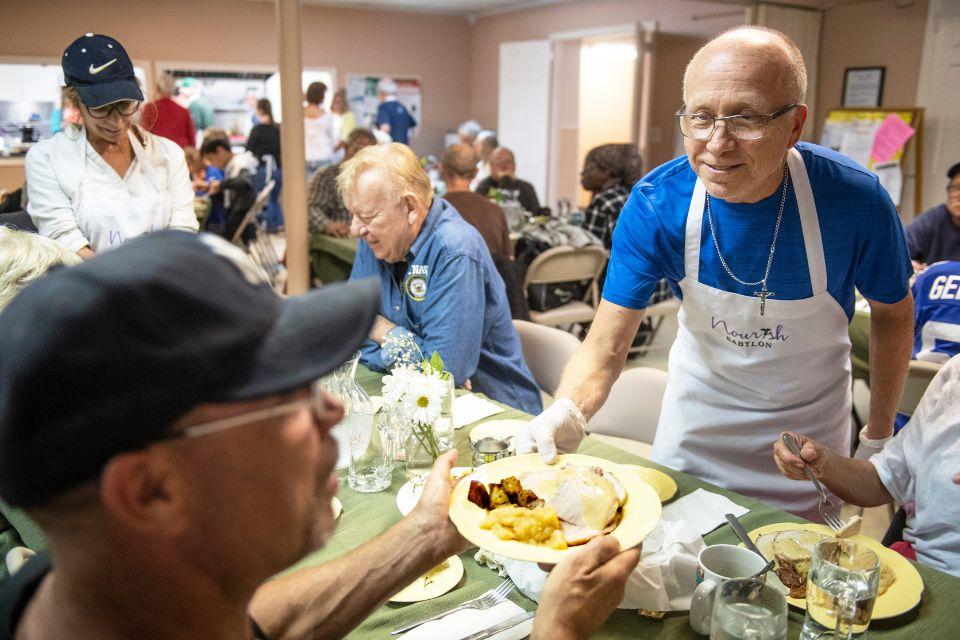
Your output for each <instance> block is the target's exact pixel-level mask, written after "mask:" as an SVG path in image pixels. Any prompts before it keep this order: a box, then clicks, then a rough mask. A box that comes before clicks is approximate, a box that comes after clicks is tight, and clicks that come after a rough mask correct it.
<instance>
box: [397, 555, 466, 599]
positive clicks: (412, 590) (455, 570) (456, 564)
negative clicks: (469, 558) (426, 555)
mask: <svg viewBox="0 0 960 640" xmlns="http://www.w3.org/2000/svg"><path fill="white" fill-rule="evenodd" d="M462 577H463V562H462V561H461V560H460V558H458V557H457V556H450V557H449V558H447V559H446V560H444V562H443V564H441V565H439V566H436V567H434V568H433V569H431V570H430V571H427V572H426V573H425V574H423V575H422V576H420V577H419V578H417V579H416V580H414V581H413V582H412V583H411V584H409V585H407V586H406V587H404V588H403V590H401V591H400V592H399V593H397V594H396V595H394V596H393V597H392V598H390V602H421V601H423V600H430V599H431V598H437V597H439V596H442V595H443V594H445V593H446V592H448V591H450V590H451V589H453V588H454V587H455V586H457V585H458V584H460V579H461V578H462Z"/></svg>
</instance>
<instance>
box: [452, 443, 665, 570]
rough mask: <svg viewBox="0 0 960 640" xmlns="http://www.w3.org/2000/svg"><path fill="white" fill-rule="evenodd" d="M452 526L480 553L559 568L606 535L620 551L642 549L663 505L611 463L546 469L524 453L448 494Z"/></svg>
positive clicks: (569, 458)
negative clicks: (476, 546)
mask: <svg viewBox="0 0 960 640" xmlns="http://www.w3.org/2000/svg"><path fill="white" fill-rule="evenodd" d="M450 519H451V520H452V521H453V523H454V525H456V527H457V529H458V530H459V531H460V533H461V534H462V535H463V537H465V538H466V539H467V540H469V541H470V542H472V543H474V544H476V545H478V546H480V547H481V548H483V549H487V550H489V551H491V552H493V553H496V554H499V555H502V556H505V557H507V558H513V559H516V560H526V561H529V562H542V563H546V564H556V563H557V562H560V561H561V560H562V559H563V558H565V557H567V556H568V555H569V554H570V553H573V552H575V550H576V547H578V546H580V545H583V544H585V543H587V542H589V541H590V540H591V539H593V538H595V537H597V536H600V535H603V534H606V533H609V534H610V535H612V536H614V537H615V538H617V539H618V540H619V541H620V546H621V548H623V549H628V548H630V547H635V546H636V545H638V544H640V542H642V541H643V538H644V537H645V536H646V535H647V534H648V533H650V531H651V530H652V529H653V528H654V526H656V524H657V522H658V521H659V520H660V499H659V497H658V496H657V494H656V492H655V491H654V489H653V487H651V486H650V485H649V484H647V483H646V482H644V481H643V480H641V479H640V477H639V476H638V475H637V474H636V473H634V472H633V471H630V470H629V469H625V468H624V467H622V466H621V465H619V464H617V463H615V462H610V461H609V460H604V459H602V458H595V457H593V456H585V455H579V454H564V455H561V456H559V457H558V458H557V461H556V462H555V463H554V464H552V465H548V464H546V463H545V462H543V460H542V459H541V458H540V454H537V453H529V454H526V455H522V456H513V457H510V458H504V459H502V460H497V461H495V462H491V463H490V464H485V465H483V466H482V467H477V468H476V469H475V470H474V473H473V474H472V475H471V476H469V477H468V478H465V479H464V480H462V481H461V482H460V483H459V484H458V485H457V486H456V488H455V489H454V490H453V495H452V496H451V498H450Z"/></svg>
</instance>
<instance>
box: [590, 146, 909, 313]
mask: <svg viewBox="0 0 960 640" xmlns="http://www.w3.org/2000/svg"><path fill="white" fill-rule="evenodd" d="M796 148H797V151H799V152H800V155H801V157H802V158H803V162H804V165H805V166H806V169H807V174H808V176H809V179H810V186H811V188H812V190H813V197H814V201H815V202H816V205H817V216H818V218H819V223H820V235H821V237H822V239H823V251H824V256H825V261H826V268H827V291H828V292H829V293H830V295H832V296H833V297H834V299H835V300H836V301H837V302H838V303H839V304H840V306H841V307H842V308H843V309H844V311H846V313H847V318H848V319H849V318H851V317H853V303H854V287H856V288H857V289H858V290H859V291H860V292H861V293H862V294H863V295H864V296H865V297H866V298H868V299H870V300H875V301H877V302H882V303H886V304H892V303H894V302H899V301H900V300H902V299H903V297H904V296H905V295H907V291H908V290H909V283H908V281H909V278H910V275H911V274H912V272H913V270H912V267H911V265H910V258H909V256H908V254H907V245H906V243H905V241H904V236H903V227H902V226H901V224H900V217H899V216H898V215H897V209H896V207H895V206H894V205H893V202H891V200H890V197H889V196H888V195H887V192H886V191H885V190H884V189H883V187H881V186H880V183H879V181H878V180H877V177H876V176H875V175H874V174H872V173H870V172H869V171H867V170H866V169H864V168H863V167H861V166H860V165H858V164H856V163H855V162H854V161H853V160H850V159H849V158H847V157H846V156H842V155H840V154H839V153H836V152H834V151H831V150H829V149H826V148H824V147H821V146H818V145H814V144H808V143H798V144H797V146H796ZM696 179H697V177H696V174H695V173H694V172H693V169H692V168H691V167H690V164H689V162H688V161H687V158H686V156H682V157H680V158H676V159H674V160H671V161H670V162H668V163H666V164H664V165H661V166H660V167H658V168H656V169H654V170H653V171H651V172H650V173H649V174H647V176H645V177H644V179H643V180H641V181H640V182H639V183H637V184H636V185H635V186H634V187H633V191H632V193H631V194H630V198H629V199H628V200H627V203H626V204H625V205H624V207H623V211H622V212H621V214H620V218H619V220H618V222H617V227H616V229H615V230H614V234H613V253H612V255H611V257H610V265H609V267H608V268H607V279H606V282H605V284H604V287H603V297H604V298H605V299H606V300H609V301H610V302H613V303H615V304H618V305H620V306H623V307H628V308H631V309H643V308H645V307H646V306H647V301H648V300H649V299H650V294H651V293H653V290H654V288H655V287H656V284H657V281H658V280H660V279H661V278H666V279H667V280H668V281H669V282H670V285H671V287H672V288H673V290H674V292H675V293H676V294H677V296H678V297H682V293H681V291H680V289H679V287H678V286H677V283H679V282H680V280H682V279H683V277H684V265H683V252H684V239H685V238H684V236H685V233H686V221H687V211H688V209H689V207H690V198H691V196H692V194H693V188H694V185H695V184H696ZM780 195H781V190H780V189H777V190H776V192H775V193H773V194H772V195H771V196H770V197H768V198H766V199H764V200H761V201H760V202H757V203H753V204H733V203H728V202H724V201H723V200H718V199H716V198H711V199H710V206H711V209H712V210H713V215H714V223H715V226H716V227H717V237H718V239H719V242H720V248H721V250H722V251H723V257H724V259H725V260H726V261H727V265H728V266H729V267H730V269H731V270H732V271H733V272H734V273H735V274H736V275H737V277H738V278H740V279H741V280H746V281H748V282H753V281H756V280H759V279H760V278H762V277H763V273H764V270H765V268H766V265H767V258H768V255H769V252H770V241H771V240H772V238H773V229H774V224H775V222H776V219H777V212H778V211H779V208H780ZM700 282H701V283H702V284H705V285H707V286H710V287H713V288H715V289H720V290H722V291H728V292H732V293H738V294H741V295H745V296H752V295H753V294H754V291H756V290H757V289H758V288H759V287H758V286H757V285H754V286H745V285H741V284H740V283H738V282H736V281H735V280H733V279H732V278H731V277H730V276H729V275H728V274H727V273H726V271H725V270H724V268H723V266H722V265H721V264H720V260H719V259H718V258H717V250H716V248H715V247H714V244H713V239H712V238H711V234H710V226H709V224H708V222H707V215H706V211H704V215H703V226H702V229H701V237H700ZM767 288H768V290H769V291H773V292H774V293H775V294H776V296H775V297H774V298H773V299H774V300H797V299H802V298H808V297H810V296H811V294H812V289H811V285H810V277H809V271H808V268H807V255H806V250H805V249H804V244H803V231H802V228H801V225H800V214H799V211H798V209H797V200H796V196H795V194H794V192H793V185H792V184H791V185H790V186H789V187H788V189H787V199H786V205H785V207H784V211H783V221H782V223H781V227H780V235H779V238H778V240H777V246H776V253H775V254H774V259H773V266H772V267H771V269H770V278H769V281H768V283H767Z"/></svg>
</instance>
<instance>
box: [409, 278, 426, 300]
mask: <svg viewBox="0 0 960 640" xmlns="http://www.w3.org/2000/svg"><path fill="white" fill-rule="evenodd" d="M403 288H404V289H406V291H407V295H408V296H410V298H411V299H412V300H414V301H416V302H423V299H424V298H426V297H427V276H425V275H422V274H419V273H412V274H410V275H409V276H407V281H406V282H405V283H404V285H403Z"/></svg>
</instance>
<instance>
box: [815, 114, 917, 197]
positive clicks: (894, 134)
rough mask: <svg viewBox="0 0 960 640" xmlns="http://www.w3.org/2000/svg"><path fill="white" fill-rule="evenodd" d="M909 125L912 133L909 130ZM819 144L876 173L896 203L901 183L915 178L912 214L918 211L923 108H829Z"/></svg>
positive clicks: (901, 192) (900, 193)
mask: <svg viewBox="0 0 960 640" xmlns="http://www.w3.org/2000/svg"><path fill="white" fill-rule="evenodd" d="M911 129H912V130H913V133H912V134H910V133H909V130H911ZM908 135H909V137H907V139H906V140H905V141H902V138H903V137H905V136H908ZM820 144H821V145H823V146H825V147H829V148H831V149H833V150H834V151H839V152H840V153H843V154H844V155H847V156H849V157H850V158H852V159H853V160H855V161H857V162H859V163H860V164H861V165H863V166H864V167H866V168H867V169H869V170H871V171H873V172H874V173H876V174H877V176H878V177H879V178H880V182H881V184H883V186H884V187H885V188H886V189H887V192H888V193H890V197H891V199H893V202H894V204H896V205H897V206H898V207H900V206H901V204H902V194H903V187H904V183H905V182H906V181H907V180H911V179H912V180H914V181H915V183H914V185H913V199H914V203H913V205H914V215H916V214H918V213H920V203H921V195H922V193H923V109H922V108H920V107H891V108H883V109H870V108H865V107H859V108H852V109H831V110H830V111H829V113H827V117H826V120H824V122H823V130H822V131H821V133H820ZM878 156H879V157H878Z"/></svg>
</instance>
